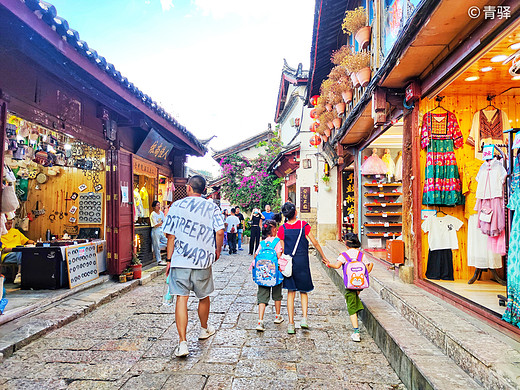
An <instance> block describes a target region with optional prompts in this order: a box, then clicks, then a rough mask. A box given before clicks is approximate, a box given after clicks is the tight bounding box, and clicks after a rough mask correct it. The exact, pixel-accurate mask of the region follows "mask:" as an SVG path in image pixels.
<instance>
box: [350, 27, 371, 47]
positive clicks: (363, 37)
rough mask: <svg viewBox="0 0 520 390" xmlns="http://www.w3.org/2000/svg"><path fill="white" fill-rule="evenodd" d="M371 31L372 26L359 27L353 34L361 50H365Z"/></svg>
mask: <svg viewBox="0 0 520 390" xmlns="http://www.w3.org/2000/svg"><path fill="white" fill-rule="evenodd" d="M371 31H372V28H371V27H370V26H365V27H361V28H360V29H359V30H358V31H357V33H356V35H355V36H354V38H355V39H356V42H357V43H358V45H359V47H360V48H361V50H365V49H366V48H367V47H368V44H369V43H370V33H371Z"/></svg>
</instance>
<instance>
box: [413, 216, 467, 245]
mask: <svg viewBox="0 0 520 390" xmlns="http://www.w3.org/2000/svg"><path fill="white" fill-rule="evenodd" d="M463 225H464V224H463V223H462V221H461V220H460V219H457V218H455V217H452V216H451V215H446V216H444V217H436V216H431V217H428V218H427V219H426V220H425V221H424V222H423V223H422V225H421V228H422V230H423V232H425V233H428V245H429V246H430V250H431V251H434V250H439V249H459V241H458V239H457V230H459V229H460V228H461V227H462V226H463Z"/></svg>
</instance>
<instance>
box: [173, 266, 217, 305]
mask: <svg viewBox="0 0 520 390" xmlns="http://www.w3.org/2000/svg"><path fill="white" fill-rule="evenodd" d="M168 285H169V286H170V294H171V295H180V296H183V297H187V296H189V295H190V291H193V292H194V293H195V295H196V296H197V298H198V299H204V298H206V297H207V296H209V295H210V294H211V293H212V292H213V290H215V287H214V285H213V273H212V271H211V267H209V268H205V269H191V268H175V267H172V268H171V269H170V275H169V281H168Z"/></svg>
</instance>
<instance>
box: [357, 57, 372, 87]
mask: <svg viewBox="0 0 520 390" xmlns="http://www.w3.org/2000/svg"><path fill="white" fill-rule="evenodd" d="M356 61H357V67H358V68H359V69H358V70H357V72H356V77H357V79H358V80H359V83H360V84H361V86H362V87H366V86H367V85H368V83H369V82H370V78H371V77H372V69H370V52H369V51H368V50H363V51H360V52H359V53H356Z"/></svg>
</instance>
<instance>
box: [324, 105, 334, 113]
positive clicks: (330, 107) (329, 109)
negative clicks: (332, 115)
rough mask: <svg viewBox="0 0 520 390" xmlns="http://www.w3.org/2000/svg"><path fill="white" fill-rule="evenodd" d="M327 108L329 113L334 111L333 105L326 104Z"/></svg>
mask: <svg viewBox="0 0 520 390" xmlns="http://www.w3.org/2000/svg"><path fill="white" fill-rule="evenodd" d="M325 108H326V109H327V111H328V112H331V111H332V104H330V103H327V104H325Z"/></svg>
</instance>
